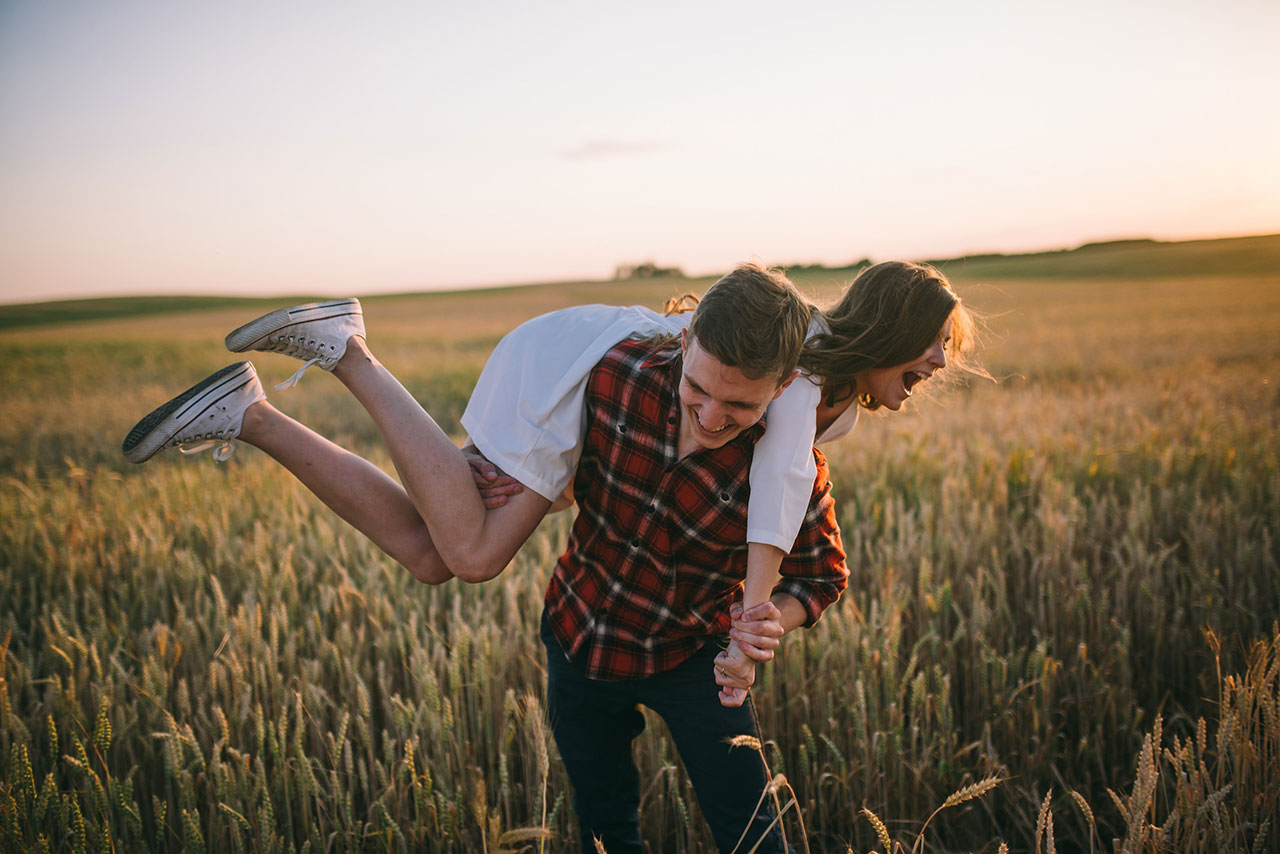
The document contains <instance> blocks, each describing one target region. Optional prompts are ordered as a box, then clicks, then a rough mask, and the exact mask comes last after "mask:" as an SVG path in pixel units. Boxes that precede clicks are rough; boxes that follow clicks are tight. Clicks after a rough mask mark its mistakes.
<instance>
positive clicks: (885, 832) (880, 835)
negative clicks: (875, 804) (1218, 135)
mask: <svg viewBox="0 0 1280 854" xmlns="http://www.w3.org/2000/svg"><path fill="white" fill-rule="evenodd" d="M859 812H860V813H862V814H863V815H864V816H865V817H866V819H867V821H869V822H871V829H872V830H874V831H875V832H876V839H879V840H880V844H881V845H883V846H884V854H893V842H892V841H890V839H889V829H888V828H887V827H885V826H884V822H883V821H881V820H880V816H878V815H876V814H875V813H873V812H872V811H871V810H869V809H867V808H866V807H863V808H862V809H860V810H859Z"/></svg>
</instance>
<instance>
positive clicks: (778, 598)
mask: <svg viewBox="0 0 1280 854" xmlns="http://www.w3.org/2000/svg"><path fill="white" fill-rule="evenodd" d="M770 601H771V602H773V605H774V607H775V608H777V609H778V612H779V613H780V614H781V615H782V616H781V617H780V618H779V619H778V622H779V623H780V624H781V625H782V633H783V634H784V635H785V634H787V633H788V632H790V631H791V630H793V629H798V628H800V627H801V626H803V625H804V624H805V622H806V621H807V620H808V619H809V612H808V611H807V610H805V607H804V606H803V605H801V604H800V600H799V599H797V598H796V597H794V596H792V595H791V594H790V593H774V594H773V596H772V597H770Z"/></svg>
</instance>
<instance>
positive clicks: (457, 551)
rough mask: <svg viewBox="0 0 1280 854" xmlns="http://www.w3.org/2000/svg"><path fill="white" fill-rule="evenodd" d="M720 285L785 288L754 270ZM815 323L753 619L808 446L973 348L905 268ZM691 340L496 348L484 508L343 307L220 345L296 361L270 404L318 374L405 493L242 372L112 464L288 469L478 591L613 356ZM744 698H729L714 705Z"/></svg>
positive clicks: (162, 413) (771, 512) (778, 426)
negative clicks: (354, 407) (162, 455)
mask: <svg viewBox="0 0 1280 854" xmlns="http://www.w3.org/2000/svg"><path fill="white" fill-rule="evenodd" d="M729 275H730V276H735V275H765V276H776V277H778V278H779V279H781V280H782V281H784V282H785V277H781V275H780V274H778V273H775V272H772V271H768V270H765V269H763V268H761V267H759V265H753V264H747V265H742V266H740V267H738V268H737V269H736V270H735V271H734V272H733V273H730V274H729ZM786 284H787V286H788V287H790V283H789V282H787V283H786ZM713 287H714V286H713ZM811 317H812V324H811V327H810V339H809V341H808V342H807V343H806V345H805V348H804V350H803V354H802V356H801V360H800V366H801V368H802V369H803V370H804V371H805V372H806V373H807V375H808V376H807V377H805V378H804V379H802V380H800V381H797V382H793V383H791V385H790V387H789V388H787V390H786V391H785V392H784V393H783V394H782V395H781V397H779V398H778V399H777V400H775V401H774V403H773V404H772V405H771V406H770V409H769V415H768V419H769V429H768V430H766V431H765V437H764V438H763V439H761V441H760V443H759V445H758V446H757V448H756V453H755V460H754V461H753V464H752V473H751V482H752V487H753V488H752V490H751V495H752V497H751V505H750V509H749V512H748V518H749V525H748V540H749V550H748V572H747V580H746V585H745V589H744V596H743V605H744V607H745V608H746V609H747V611H750V610H751V608H752V607H753V606H755V605H756V604H758V603H762V602H765V601H766V600H767V599H768V597H769V595H770V592H771V590H772V588H773V586H774V584H775V583H776V579H777V570H778V566H779V564H780V563H781V560H782V558H783V556H784V555H785V553H786V552H787V551H788V550H789V549H790V547H791V543H792V542H793V541H794V539H795V534H796V531H797V530H798V528H799V525H800V521H801V518H802V517H803V512H804V506H805V503H806V501H807V498H808V495H809V493H810V491H811V488H812V484H813V478H814V473H815V470H814V462H813V456H812V453H811V451H810V447H811V446H812V445H813V443H814V441H815V439H816V440H817V441H830V440H832V439H835V438H838V437H839V436H842V435H844V434H845V433H847V432H848V431H849V430H850V429H852V427H853V424H854V422H855V420H856V416H857V409H858V407H862V408H868V409H877V408H880V407H884V408H887V409H890V410H897V409H899V408H901V406H902V404H903V403H904V402H905V400H906V399H907V398H908V397H910V396H911V394H912V391H913V390H914V388H915V387H916V386H917V385H918V384H919V383H920V382H923V381H924V380H925V379H928V378H929V377H930V376H932V375H933V374H934V373H935V372H936V371H938V370H941V369H942V368H943V367H946V365H947V354H948V353H949V352H950V353H954V354H961V355H962V354H963V353H965V352H966V351H967V350H968V349H969V348H970V346H971V344H972V340H973V336H972V332H973V321H972V319H971V317H970V315H969V313H968V311H967V310H966V309H965V308H964V306H963V305H962V304H961V303H960V301H959V299H958V297H956V295H955V293H954V292H953V291H952V289H951V286H950V283H949V282H948V281H947V280H946V278H945V277H944V276H943V275H942V274H941V273H940V272H938V271H937V270H935V269H933V268H932V267H927V266H922V265H917V264H910V263H906V262H898V261H890V262H885V263H882V264H878V265H875V266H874V267H871V268H869V269H867V270H865V271H864V272H863V273H862V274H861V275H860V276H858V278H857V279H856V280H855V281H854V282H853V283H852V284H851V285H850V286H849V288H848V289H847V290H846V292H845V293H844V295H843V296H842V297H841V299H840V300H839V301H838V302H837V303H836V305H834V306H833V307H831V308H830V309H828V310H826V311H821V312H820V311H818V310H817V309H811ZM696 322H697V321H696V318H695V320H694V323H696ZM687 323H688V317H687V316H685V315H679V316H675V317H663V316H660V315H657V314H656V313H654V312H649V311H647V310H644V309H637V308H613V307H605V306H585V307H579V308H572V309H565V310H563V311H561V312H554V313H552V314H551V315H545V316H543V317H541V318H535V319H534V320H533V321H530V322H529V323H527V324H524V325H523V326H521V327H520V328H518V329H517V330H515V331H513V332H512V333H511V334H510V335H509V336H507V337H506V338H504V339H503V341H502V342H501V343H500V344H499V346H498V348H497V349H496V350H495V352H494V354H493V356H492V357H491V358H490V360H489V362H488V363H487V364H486V366H485V369H484V372H483V373H482V375H481V378H480V380H479V382H478V383H477V387H476V390H475V393H474V394H473V396H472V399H471V402H470V403H469V404H468V407H467V411H466V413H465V414H464V416H463V424H464V426H465V427H467V429H468V431H469V432H470V433H471V436H472V439H473V441H474V442H475V445H476V447H477V448H478V449H479V451H480V452H481V453H482V454H484V456H486V457H487V458H488V459H490V460H492V461H493V462H494V463H495V464H497V465H498V466H499V467H500V468H502V469H504V470H505V471H506V472H507V473H509V474H511V475H513V476H514V477H515V478H516V479H517V480H518V481H520V482H521V483H523V484H524V485H526V486H528V487H529V488H528V489H520V488H519V487H516V486H514V485H510V484H509V483H508V482H506V481H498V482H496V483H495V486H496V487H497V492H496V493H493V492H491V493H490V498H491V500H490V501H489V502H488V506H487V505H486V500H485V496H484V495H482V493H481V492H480V491H479V490H478V489H477V484H476V479H475V475H474V473H473V469H472V466H471V465H470V464H469V463H468V460H467V458H466V457H465V456H464V455H463V454H462V453H460V452H459V451H458V449H457V447H456V446H455V445H454V444H453V442H452V440H450V439H449V437H448V436H447V435H446V434H445V432H444V431H443V430H442V429H440V427H439V426H438V425H437V424H436V423H435V421H434V420H433V419H432V418H431V416H430V415H428V414H427V413H426V412H425V411H424V410H423V409H422V407H421V406H420V405H419V404H418V402H417V401H416V400H414V399H413V397H412V396H411V395H410V394H409V393H408V391H406V390H405V388H404V387H403V386H402V385H401V384H400V383H399V382H398V381H397V380H396V379H395V377H394V376H392V375H391V373H390V372H389V371H387V369H386V368H385V367H383V366H382V364H381V363H380V362H378V361H377V359H376V358H375V357H374V356H373V354H372V352H371V351H370V349H369V345H368V342H367V340H366V336H365V330H364V324H363V319H362V316H361V313H360V307H359V302H358V301H357V300H354V299H352V300H336V301H332V302H326V303H312V304H308V305H304V306H295V307H292V308H288V309H280V310H278V311H275V312H271V313H269V314H267V315H264V316H263V317H260V318H258V319H256V320H254V321H251V322H250V323H248V324H245V325H244V326H242V327H240V328H239V329H237V330H235V331H234V332H232V333H231V334H230V335H228V336H227V345H228V347H229V348H230V349H231V350H233V351H236V352H243V351H246V350H267V351H276V352H284V353H287V354H290V355H295V356H298V357H300V358H303V359H305V360H306V361H305V364H304V365H303V366H302V368H300V369H299V371H298V372H297V373H296V374H295V375H294V376H293V377H291V378H290V380H288V381H286V382H285V383H282V384H281V386H284V385H289V384H296V383H297V381H298V379H300V377H301V375H302V373H303V372H304V371H305V370H306V369H307V368H309V367H310V366H311V365H313V364H316V365H319V366H320V367H321V368H322V369H324V370H326V371H329V372H331V373H333V374H334V376H336V377H337V378H338V379H339V380H340V381H341V382H342V383H343V384H344V385H346V386H347V388H348V389H349V390H350V391H351V392H352V394H353V395H355V397H356V399H357V400H358V401H359V402H360V403H361V405H363V406H364V408H365V409H366V410H367V411H368V412H369V414H370V415H371V416H372V417H373V420H374V422H375V424H376V425H377V427H378V430H379V432H380V434H381V435H382V438H383V441H384V442H385V443H386V446H387V449H388V451H389V452H390V454H391V458H392V461H393V463H394V465H395V467H396V470H397V472H398V473H399V474H400V478H401V481H402V482H403V484H404V485H403V486H401V485H400V484H399V483H397V482H396V481H395V480H393V479H392V478H391V477H389V476H388V475H386V474H385V473H384V472H382V471H381V470H380V469H378V468H377V467H376V466H374V465H373V464H372V463H369V462H368V461H367V460H364V459H363V458H361V457H359V456H357V455H355V454H352V453H349V452H347V451H345V450H343V449H342V448H339V447H338V446H337V445H334V444H333V443H331V442H329V441H328V440H327V439H324V438H323V437H321V436H320V435H318V434H317V433H315V432H314V431H312V430H310V429H309V428H307V427H305V426H304V425H302V424H300V423H298V422H297V421H295V420H293V419H292V418H289V417H288V416H286V415H284V414H283V413H281V412H280V411H279V410H277V409H275V408H274V407H272V406H271V405H270V404H269V403H267V402H266V395H265V392H264V391H263V389H262V386H261V384H260V382H259V381H258V379H257V376H256V372H255V371H254V369H253V366H252V365H251V364H250V363H248V362H242V363H239V364H237V365H231V366H228V367H226V368H224V369H222V370H221V371H219V372H218V373H216V374H214V375H212V376H210V377H208V378H206V379H205V380H204V381H202V382H201V383H198V384H197V385H196V386H193V387H192V388H191V389H188V390H187V391H186V392H184V393H183V394H181V395H179V396H178V397H176V398H174V399H173V400H171V401H169V402H168V403H166V404H164V405H163V406H161V407H160V408H158V409H157V410H155V411H154V412H152V413H151V414H149V415H148V416H146V417H145V418H143V419H142V421H140V422H139V423H138V424H137V425H136V426H135V427H134V429H133V430H132V431H130V433H129V435H128V437H127V438H126V439H125V441H124V445H123V450H124V453H125V456H126V457H128V458H129V459H130V460H132V461H134V462H143V461H145V460H146V459H149V458H150V457H151V456H152V455H153V454H155V453H156V452H158V451H159V450H161V449H163V448H166V447H171V446H181V445H187V444H190V443H193V442H203V443H204V444H203V445H201V447H206V446H207V445H208V444H209V443H210V442H211V441H220V442H221V447H219V449H218V450H217V451H215V457H216V458H218V459H225V458H226V456H227V455H228V454H229V453H230V449H231V447H232V445H231V440H232V439H234V438H239V439H240V440H241V441H245V442H248V443H250V444H252V445H254V446H256V447H258V448H260V449H261V450H263V451H265V452H266V453H267V454H268V455H270V456H272V457H273V458H275V459H276V460H277V461H278V462H280V463H281V464H282V465H284V466H285V468H287V469H288V470H289V471H290V472H292V473H293V474H294V475H295V476H297V477H298V479H299V480H300V481H302V483H303V484H304V485H305V486H307V488H308V489H310V490H311V491H312V492H313V493H315V495H316V496H317V497H318V498H320V499H321V500H322V501H323V502H324V503H325V504H326V505H328V506H329V507H330V508H331V509H332V510H333V511H334V512H336V513H337V514H338V515H339V516H340V517H342V518H343V519H344V520H346V521H347V522H349V523H350V524H351V525H353V526H354V527H355V528H357V529H358V530H360V531H361V532H362V533H364V534H365V535H366V536H368V537H369V538H370V539H371V540H373V542H374V543H375V544H377V545H378V546H379V547H380V548H381V549H382V550H383V551H385V552H386V553H387V554H388V555H390V556H391V557H392V558H394V559H395V560H396V561H398V562H399V563H400V564H402V565H403V566H405V567H406V568H407V569H408V570H409V571H410V572H411V573H412V574H413V576H414V577H415V578H417V579H418V580H420V581H424V582H426V583H433V584H434V583H441V582H443V581H445V580H448V579H449V578H452V577H455V576H456V577H458V578H462V579H463V580H466V581H483V580H487V579H489V578H492V577H494V576H495V575H497V574H498V573H500V572H501V571H502V570H503V568H505V567H506V566H507V564H508V563H509V562H510V560H511V558H512V557H513V556H514V554H515V552H516V551H517V550H518V549H519V548H520V546H521V545H522V544H523V543H524V541H525V540H526V539H527V538H528V537H529V536H530V534H532V532H533V530H534V528H535V527H536V526H537V524H538V522H539V521H540V520H541V519H542V517H543V516H544V515H545V514H546V513H547V512H548V510H549V509H551V508H552V506H553V502H554V501H555V500H556V499H557V498H558V497H559V496H560V494H561V493H562V492H564V490H565V487H566V486H568V484H569V483H570V481H571V479H572V475H573V471H574V468H575V467H576V461H577V446H578V442H579V441H580V439H581V436H582V423H581V421H582V414H581V413H582V406H581V401H582V388H583V385H584V383H585V379H586V375H587V372H588V371H589V370H590V369H591V367H592V366H593V365H594V364H595V363H596V362H597V361H598V360H599V359H600V357H601V356H603V355H604V353H605V352H607V351H608V350H609V349H610V348H611V347H613V346H614V345H615V344H616V343H618V342H619V341H620V340H622V339H624V338H627V337H645V336H649V335H654V334H674V333H677V332H680V331H682V330H683V328H684V327H685V325H686V324H687ZM199 449H200V448H183V450H184V451H194V450H199ZM482 482H483V481H482ZM747 616H750V615H749V614H748V615H747ZM734 637H736V638H737V639H738V640H739V643H738V644H734V645H733V646H732V647H731V648H730V654H731V656H732V657H733V658H734V659H735V660H736V659H737V658H738V657H740V656H741V655H743V654H746V655H752V656H753V657H756V658H757V660H766V657H772V649H771V646H770V642H771V639H769V638H765V637H761V636H759V635H756V634H754V633H753V632H752V631H751V625H750V623H749V622H748V623H742V624H739V625H738V626H735V629H734ZM773 645H776V641H775V642H773ZM753 650H754V652H753ZM761 656H764V657H761ZM717 678H718V679H719V678H720V676H718V677H717ZM721 684H722V686H724V685H726V684H728V683H727V682H721ZM741 696H743V695H742V694H741V693H737V692H734V691H726V692H723V693H722V700H723V701H725V702H733V701H734V700H737V702H741Z"/></svg>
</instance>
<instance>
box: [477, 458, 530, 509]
mask: <svg viewBox="0 0 1280 854" xmlns="http://www.w3.org/2000/svg"><path fill="white" fill-rule="evenodd" d="M462 456H463V457H465V458H466V460H467V464H468V465H469V466H471V479H472V480H474V481H475V484H476V489H478V490H480V498H481V500H483V501H484V506H485V508H486V509H488V510H492V509H493V508H495V507H501V506H502V505H504V504H506V503H507V496H508V495H517V494H519V493H521V492H524V485H523V484H521V483H520V481H518V480H516V479H515V478H514V477H511V476H510V475H508V474H506V473H504V472H503V471H502V469H500V468H498V467H497V466H495V465H494V464H493V463H491V462H489V460H488V459H486V458H485V456H484V454H481V453H480V452H479V451H478V450H476V447H475V446H474V445H467V446H466V447H464V448H463V449H462Z"/></svg>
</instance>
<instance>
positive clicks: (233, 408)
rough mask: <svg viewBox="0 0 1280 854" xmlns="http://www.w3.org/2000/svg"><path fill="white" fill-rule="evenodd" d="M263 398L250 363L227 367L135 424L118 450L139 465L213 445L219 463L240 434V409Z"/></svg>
mask: <svg viewBox="0 0 1280 854" xmlns="http://www.w3.org/2000/svg"><path fill="white" fill-rule="evenodd" d="M266 399H267V394H266V392H264V391H263V390H262V383H261V382H259V381H258V372H257V371H255V370H254V369H253V365H252V364H250V363H249V362H237V363H236V364H234V365H227V366H226V367H225V368H223V369H222V370H220V371H218V372H217V373H215V374H211V375H209V376H207V377H205V378H204V379H202V380H201V381H200V382H198V383H196V384H195V385H193V386H192V387H191V388H189V389H187V390H186V391H184V392H183V393H182V394H180V395H178V396H177V397H175V398H174V399H173V400H171V401H169V402H168V403H166V404H165V405H164V406H161V407H160V408H159V409H156V410H155V411H153V412H152V413H151V414H149V415H147V416H146V417H145V418H143V419H142V420H141V421H139V422H138V423H137V424H135V425H134V426H133V429H132V430H130V431H129V435H128V436H125V437H124V442H123V443H121V445H120V450H121V451H123V452H124V456H125V459H127V460H128V461H129V462H131V463H142V462H146V461H147V460H149V459H151V457H153V456H154V455H155V454H156V453H157V452H159V451H162V450H164V449H165V448H172V447H174V446H178V448H179V450H181V451H182V453H184V454H194V453H197V452H199V451H203V450H206V449H207V448H210V447H213V446H214V445H217V448H216V449H215V450H214V452H213V458H214V459H215V460H217V461H218V462H223V461H225V460H226V459H227V457H229V456H231V452H232V451H233V450H234V448H235V444H234V443H233V442H232V441H231V440H232V439H234V438H235V437H236V436H239V435H240V427H241V426H242V425H243V424H244V411H245V410H246V409H248V408H249V407H250V406H252V405H253V404H255V403H257V402H258V401H260V400H266Z"/></svg>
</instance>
